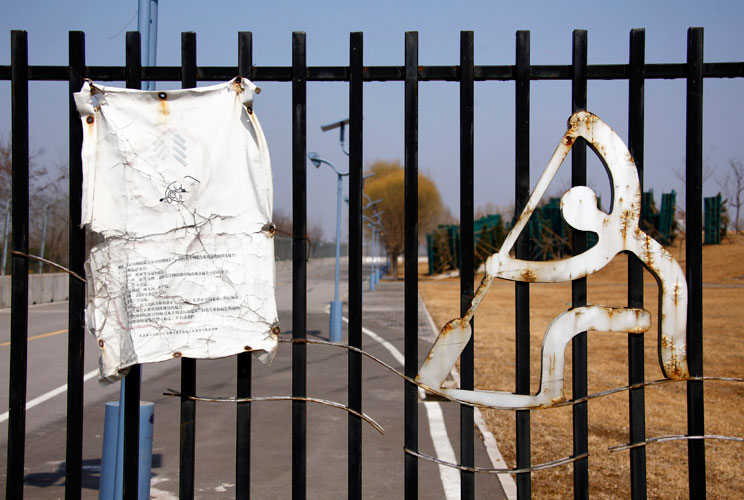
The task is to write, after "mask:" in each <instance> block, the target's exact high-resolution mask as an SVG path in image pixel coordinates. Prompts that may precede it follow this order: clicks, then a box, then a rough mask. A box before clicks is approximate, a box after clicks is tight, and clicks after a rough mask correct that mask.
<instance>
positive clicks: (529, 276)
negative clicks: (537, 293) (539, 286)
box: [522, 269, 537, 282]
mask: <svg viewBox="0 0 744 500" xmlns="http://www.w3.org/2000/svg"><path fill="white" fill-rule="evenodd" d="M522 281H527V282H535V281H537V275H536V274H535V271H533V270H532V269H525V270H524V271H522Z"/></svg>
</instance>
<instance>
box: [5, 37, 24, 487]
mask: <svg viewBox="0 0 744 500" xmlns="http://www.w3.org/2000/svg"><path fill="white" fill-rule="evenodd" d="M10 44H11V47H10V57H11V89H12V91H11V92H12V96H11V106H12V111H11V127H12V138H11V161H12V165H13V166H12V176H13V177H12V181H11V191H12V196H13V201H12V209H11V213H12V217H13V219H12V220H13V222H12V226H11V227H12V235H13V237H12V239H13V247H12V248H13V250H14V251H16V252H22V253H25V254H27V253H28V168H29V157H28V153H29V145H28V136H29V133H28V33H26V32H25V31H19V30H14V31H12V32H11V34H10ZM11 262H12V271H11V272H12V276H13V278H12V282H11V283H12V285H11V286H12V289H11V310H10V381H9V382H10V387H9V391H8V395H9V396H8V412H9V415H8V462H7V464H8V465H7V483H6V486H5V488H6V490H5V491H6V494H5V498H13V499H16V498H23V464H24V459H25V452H26V374H27V365H28V260H27V259H26V258H25V257H21V256H19V255H13V257H12V260H11Z"/></svg>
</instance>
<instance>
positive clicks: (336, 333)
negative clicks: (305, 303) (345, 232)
mask: <svg viewBox="0 0 744 500" xmlns="http://www.w3.org/2000/svg"><path fill="white" fill-rule="evenodd" d="M334 170H335V169H334ZM336 174H338V188H337V200H336V272H335V276H334V284H333V302H331V324H330V331H331V333H330V337H331V338H330V340H331V342H341V316H342V311H343V306H342V305H341V302H339V300H338V288H339V279H340V272H341V270H340V261H341V195H342V194H343V193H342V191H343V177H342V176H341V174H340V173H338V171H337V172H336Z"/></svg>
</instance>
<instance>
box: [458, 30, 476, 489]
mask: <svg viewBox="0 0 744 500" xmlns="http://www.w3.org/2000/svg"><path fill="white" fill-rule="evenodd" d="M473 46H474V36H473V32H472V31H461V32H460V256H461V266H460V314H461V315H465V313H466V312H467V310H468V309H469V308H470V304H471V302H472V301H473V291H474V283H473V281H474V274H475V269H473V267H474V262H473V260H474V254H475V241H474V239H475V238H474V234H473V230H474V219H475V213H474V212H475V209H474V201H473V182H474V181H473V175H474V173H473V165H474V160H473V156H474V152H473V150H474V144H475V142H474V135H473V122H474V116H475V110H474V101H475V85H474V81H475V79H474V71H475V68H474V64H475V63H474V48H473ZM470 322H471V323H470V326H471V328H473V330H472V332H473V335H472V336H471V337H470V340H469V341H468V344H467V345H466V346H465V349H464V350H463V352H462V355H461V356H460V388H461V389H466V390H473V388H474V387H475V382H474V376H473V358H474V340H473V339H474V337H475V328H474V321H473V320H472V319H471V320H470ZM474 431H475V427H474V425H473V407H472V406H467V405H460V462H461V463H462V465H464V466H466V467H473V466H474V465H475V452H474V446H475V432H474ZM474 496H475V474H474V473H473V472H468V471H464V470H463V471H460V498H462V499H463V500H465V499H472V498H474Z"/></svg>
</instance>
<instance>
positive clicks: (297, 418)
mask: <svg viewBox="0 0 744 500" xmlns="http://www.w3.org/2000/svg"><path fill="white" fill-rule="evenodd" d="M306 156H307V58H306V46H305V33H304V32H299V31H297V32H294V33H292V233H293V235H294V236H293V239H292V338H294V339H303V340H304V339H306V338H307V254H306V252H307V238H306V236H307V159H306ZM306 395H307V346H306V344H304V343H300V342H298V343H296V344H292V396H295V397H301V398H304V397H306ZM306 484H307V407H306V404H305V402H304V401H292V498H293V499H295V500H299V499H302V498H305V496H306Z"/></svg>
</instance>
